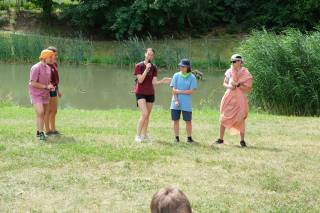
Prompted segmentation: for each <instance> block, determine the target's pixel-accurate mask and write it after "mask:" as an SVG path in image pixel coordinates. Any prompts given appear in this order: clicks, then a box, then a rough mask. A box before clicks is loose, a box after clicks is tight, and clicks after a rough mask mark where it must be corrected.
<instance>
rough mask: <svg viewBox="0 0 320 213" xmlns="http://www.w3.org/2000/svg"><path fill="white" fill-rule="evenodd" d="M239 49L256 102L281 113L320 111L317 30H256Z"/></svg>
mask: <svg viewBox="0 0 320 213" xmlns="http://www.w3.org/2000/svg"><path fill="white" fill-rule="evenodd" d="M240 52H241V53H242V54H243V56H244V57H245V60H246V66H247V67H248V68H249V70H250V71H251V73H252V74H253V76H254V80H255V83H254V87H253V92H252V93H251V99H252V101H253V102H254V104H255V105H256V106H260V107H262V108H263V109H264V110H267V111H271V112H275V113H280V114H288V115H318V116H319V115H320V57H319V52H320V31H316V32H313V33H308V34H302V33H301V32H300V31H298V30H294V29H289V30H286V31H284V32H283V33H282V34H280V35H276V34H274V33H270V32H266V31H256V32H253V33H252V34H251V35H250V36H249V38H248V39H247V40H246V41H245V42H243V44H242V46H241V50H240Z"/></svg>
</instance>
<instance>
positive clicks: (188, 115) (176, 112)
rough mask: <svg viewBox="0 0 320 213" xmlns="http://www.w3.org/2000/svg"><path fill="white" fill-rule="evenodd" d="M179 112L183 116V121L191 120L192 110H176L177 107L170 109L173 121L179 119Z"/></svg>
mask: <svg viewBox="0 0 320 213" xmlns="http://www.w3.org/2000/svg"><path fill="white" fill-rule="evenodd" d="M181 112H182V117H183V120H184V121H191V120H192V112H188V111H181V110H177V109H171V119H172V120H173V121H178V120H180V116H181Z"/></svg>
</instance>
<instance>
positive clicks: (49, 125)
mask: <svg viewBox="0 0 320 213" xmlns="http://www.w3.org/2000/svg"><path fill="white" fill-rule="evenodd" d="M47 49H48V50H51V51H52V52H54V53H55V57H54V60H53V63H51V64H48V65H49V66H50V69H51V83H52V84H53V85H54V86H55V89H54V90H52V91H50V101H49V105H48V110H47V112H46V114H45V128H46V134H47V135H48V136H50V135H59V134H60V132H59V131H58V130H57V129H56V115H57V111H58V97H60V98H61V96H62V94H61V92H60V90H59V86H58V85H59V82H60V79H59V72H58V64H57V58H58V49H57V48H56V47H48V48H47Z"/></svg>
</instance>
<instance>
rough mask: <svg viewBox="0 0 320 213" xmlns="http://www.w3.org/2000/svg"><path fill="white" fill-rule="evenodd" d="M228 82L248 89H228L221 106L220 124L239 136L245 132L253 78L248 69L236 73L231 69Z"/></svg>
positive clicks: (228, 71) (227, 76)
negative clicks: (249, 93) (248, 96)
mask: <svg viewBox="0 0 320 213" xmlns="http://www.w3.org/2000/svg"><path fill="white" fill-rule="evenodd" d="M226 80H227V81H228V83H229V84H230V82H231V81H234V82H239V83H241V84H243V85H244V86H246V88H245V89H244V88H240V87H237V88H236V89H234V90H231V89H228V90H227V91H226V92H225V94H224V96H223V98H222V100H221V105H220V122H221V124H222V125H223V126H224V127H226V128H227V129H230V131H231V134H239V133H240V132H244V131H245V120H246V118H247V117H248V112H249V105H248V98H247V96H246V93H248V92H250V90H251V88H252V81H253V79H252V76H251V74H250V73H249V71H248V70H247V69H246V68H241V70H240V71H238V72H237V71H235V70H234V69H232V68H230V69H229V70H227V72H226Z"/></svg>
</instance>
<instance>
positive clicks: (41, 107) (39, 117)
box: [33, 104, 47, 132]
mask: <svg viewBox="0 0 320 213" xmlns="http://www.w3.org/2000/svg"><path fill="white" fill-rule="evenodd" d="M33 107H34V109H35V112H36V126H37V130H38V131H39V132H43V126H44V115H45V113H46V109H47V104H34V105H33Z"/></svg>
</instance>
